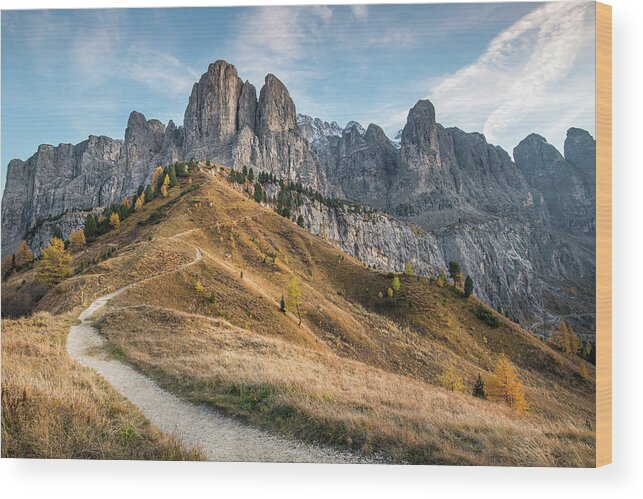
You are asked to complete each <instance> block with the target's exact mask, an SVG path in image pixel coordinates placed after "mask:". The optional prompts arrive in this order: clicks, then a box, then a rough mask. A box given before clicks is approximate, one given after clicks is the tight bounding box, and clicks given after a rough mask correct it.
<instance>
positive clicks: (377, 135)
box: [364, 123, 391, 144]
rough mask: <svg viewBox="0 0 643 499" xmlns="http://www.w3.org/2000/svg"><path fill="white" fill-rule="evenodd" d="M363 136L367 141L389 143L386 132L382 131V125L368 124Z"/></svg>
mask: <svg viewBox="0 0 643 499" xmlns="http://www.w3.org/2000/svg"><path fill="white" fill-rule="evenodd" d="M364 138H365V139H366V141H367V142H369V143H382V144H390V143H391V141H390V140H389V138H388V137H387V136H386V133H385V132H384V130H383V129H382V127H380V126H378V125H376V124H375V123H371V124H370V125H368V128H367V129H366V132H365V133H364Z"/></svg>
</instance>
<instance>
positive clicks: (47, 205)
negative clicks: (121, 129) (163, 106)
mask: <svg viewBox="0 0 643 499" xmlns="http://www.w3.org/2000/svg"><path fill="white" fill-rule="evenodd" d="M181 141H182V130H180V129H178V130H177V129H176V127H175V126H174V124H173V123H171V124H170V125H169V126H168V127H167V128H166V127H165V125H164V124H163V123H161V122H160V121H158V120H149V121H148V120H146V118H145V116H143V115H142V114H140V113H137V112H133V113H132V114H131V115H130V117H129V120H128V124H127V129H126V131H125V140H124V141H123V140H116V139H111V138H109V137H105V136H101V137H97V136H94V135H91V136H90V137H89V138H88V139H87V140H85V141H83V142H81V143H79V144H76V145H72V144H60V145H58V146H56V147H54V146H51V145H48V144H43V145H41V146H40V147H39V148H38V151H37V152H36V153H35V154H34V155H33V156H31V157H30V158H29V159H28V160H26V161H21V160H17V159H15V160H12V161H11V162H10V163H9V168H8V170H7V183H6V185H5V191H4V195H3V197H2V254H3V255H4V254H8V253H12V252H13V251H15V249H16V248H17V246H18V244H19V243H20V240H21V239H22V238H23V237H24V236H25V234H26V233H27V231H28V230H29V229H31V228H32V227H34V226H36V225H38V226H40V225H41V224H42V222H44V221H46V220H47V219H49V218H52V217H56V216H59V215H61V214H63V213H66V212H67V213H71V212H78V211H86V210H90V209H92V208H95V207H99V206H103V207H104V206H108V205H110V204H111V203H115V202H119V201H120V200H121V199H123V198H124V197H126V196H131V195H132V194H133V193H134V192H136V189H137V188H138V186H139V185H141V184H145V183H146V182H147V181H148V180H149V178H150V176H151V172H152V170H153V168H154V167H155V166H156V165H158V164H167V163H168V162H171V161H173V160H176V159H178V157H179V150H180V147H181ZM31 236H32V238H33V240H31V241H30V243H31V245H32V248H33V249H34V250H35V251H38V248H40V246H41V243H43V242H46V241H47V239H46V238H45V237H44V236H43V235H42V234H41V235H38V233H37V231H32V234H31Z"/></svg>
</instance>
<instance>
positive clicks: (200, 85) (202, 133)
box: [183, 61, 247, 162]
mask: <svg viewBox="0 0 643 499" xmlns="http://www.w3.org/2000/svg"><path fill="white" fill-rule="evenodd" d="M242 89H243V82H242V81H241V79H240V78H239V76H238V75H237V69H236V68H235V67H234V66H233V65H232V64H228V63H227V62H225V61H216V62H214V63H212V64H210V66H209V67H208V71H207V72H206V73H204V74H203V76H201V79H200V80H199V81H198V82H197V83H195V84H194V87H193V88H192V94H191V95H190V99H189V101H188V105H187V108H186V109H185V115H184V118H183V127H184V129H185V142H184V154H185V156H186V157H189V158H191V157H195V158H197V159H211V160H214V161H217V162H224V161H225V160H226V159H228V158H229V149H230V145H231V143H232V141H233V139H234V138H235V137H236V135H237V131H238V125H237V123H238V121H237V110H238V105H239V97H240V95H241V92H242ZM246 98H247V92H246ZM220 158H221V159H220Z"/></svg>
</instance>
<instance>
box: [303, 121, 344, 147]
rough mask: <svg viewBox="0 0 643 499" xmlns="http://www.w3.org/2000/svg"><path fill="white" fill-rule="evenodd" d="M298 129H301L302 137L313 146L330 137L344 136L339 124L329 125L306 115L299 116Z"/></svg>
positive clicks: (332, 123)
mask: <svg viewBox="0 0 643 499" xmlns="http://www.w3.org/2000/svg"><path fill="white" fill-rule="evenodd" d="M297 128H299V133H300V134H301V136H302V137H304V138H305V139H306V140H307V141H308V143H309V144H311V145H312V144H313V143H314V142H316V141H318V140H320V141H323V140H325V139H327V138H329V137H341V136H342V129H341V128H340V126H339V125H338V124H337V122H335V121H333V122H331V123H329V122H328V121H323V120H320V119H319V118H311V117H310V116H307V115H305V114H297Z"/></svg>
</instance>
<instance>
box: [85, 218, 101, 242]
mask: <svg viewBox="0 0 643 499" xmlns="http://www.w3.org/2000/svg"><path fill="white" fill-rule="evenodd" d="M97 230H98V227H97V224H96V218H95V217H94V216H93V215H92V214H91V213H90V214H89V215H87V218H86V219H85V226H84V228H83V232H84V233H85V239H86V240H87V241H91V240H92V239H94V237H96V231H97Z"/></svg>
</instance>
